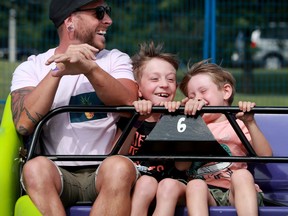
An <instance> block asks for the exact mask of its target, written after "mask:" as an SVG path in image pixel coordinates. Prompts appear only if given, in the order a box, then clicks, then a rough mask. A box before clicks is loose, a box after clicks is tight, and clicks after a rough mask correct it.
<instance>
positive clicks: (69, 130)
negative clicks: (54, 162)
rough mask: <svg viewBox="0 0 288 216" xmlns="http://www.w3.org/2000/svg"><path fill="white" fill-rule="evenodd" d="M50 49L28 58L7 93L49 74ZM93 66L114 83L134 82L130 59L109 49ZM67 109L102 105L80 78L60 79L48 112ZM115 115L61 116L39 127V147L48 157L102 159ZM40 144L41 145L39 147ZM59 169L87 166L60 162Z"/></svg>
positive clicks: (111, 131)
mask: <svg viewBox="0 0 288 216" xmlns="http://www.w3.org/2000/svg"><path fill="white" fill-rule="evenodd" d="M54 51H55V49H50V50H48V51H47V52H45V53H42V54H39V55H37V56H34V55H33V56H30V57H29V58H28V61H26V62H23V63H22V64H20V65H19V66H18V67H17V68H16V70H15V71H14V74H13V79H12V86H11V92H12V91H14V90H16V89H20V88H23V87H27V86H37V85H38V84H39V82H40V81H41V80H42V79H43V78H44V77H45V76H46V75H47V73H48V72H49V71H50V68H51V66H46V65H45V62H46V61H47V59H48V58H50V57H51V56H52V55H53V54H54ZM96 62H97V64H98V65H99V66H100V67H101V68H102V69H103V70H105V71H106V72H107V73H109V74H110V75H111V76H113V77H114V78H116V79H119V78H127V79H131V80H134V77H133V72H132V65H131V59H130V57H129V56H128V55H127V54H125V53H122V52H120V51H119V50H116V49H113V50H111V51H108V50H102V51H101V52H100V53H98V54H97V56H96ZM67 105H104V104H103V102H102V101H100V99H99V98H98V97H97V95H96V94H95V90H94V88H93V87H92V85H91V84H90V83H89V81H88V79H87V78H86V77H85V76H84V75H73V76H64V77H62V78H61V81H60V84H59V87H58V89H57V92H56V95H55V99H54V102H53V105H52V107H51V109H53V108H56V107H59V106H67ZM117 120H118V115H116V114H115V113H114V114H111V113H108V114H107V113H101V114H99V113H63V114H59V115H56V116H55V117H53V118H52V119H50V120H49V121H48V122H47V123H46V125H45V126H44V127H43V135H42V136H41V143H40V145H42V146H43V149H44V153H45V154H48V155H54V154H58V155H102V154H108V153H109V152H110V151H111V145H112V140H113V139H114V136H115V133H116V125H115V122H116V121H117ZM42 142H43V143H42ZM58 164H61V165H77V164H78V165H87V164H91V162H80V163H79V162H77V163H76V162H75V163H74V162H65V163H64V162H62V163H59V162H58Z"/></svg>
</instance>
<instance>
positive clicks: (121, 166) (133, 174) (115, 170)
mask: <svg viewBox="0 0 288 216" xmlns="http://www.w3.org/2000/svg"><path fill="white" fill-rule="evenodd" d="M97 178H105V179H108V181H109V182H110V183H111V182H113V181H119V180H123V181H128V182H133V183H134V182H135V181H136V178H137V171H136V167H135V165H134V163H133V162H132V161H131V160H130V159H129V158H127V157H123V156H119V155H115V156H111V157H108V158H106V159H105V160H104V161H103V162H102V163H101V165H100V167H99V171H98V173H97Z"/></svg>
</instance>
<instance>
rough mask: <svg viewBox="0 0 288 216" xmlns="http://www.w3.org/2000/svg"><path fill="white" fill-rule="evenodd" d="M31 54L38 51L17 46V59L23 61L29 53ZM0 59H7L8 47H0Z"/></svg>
mask: <svg viewBox="0 0 288 216" xmlns="http://www.w3.org/2000/svg"><path fill="white" fill-rule="evenodd" d="M33 54H38V51H37V50H36V49H30V48H17V51H16V59H17V60H18V61H24V60H26V59H27V58H28V57H29V56H30V55H33ZM0 59H9V49H8V48H0Z"/></svg>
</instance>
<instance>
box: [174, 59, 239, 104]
mask: <svg viewBox="0 0 288 216" xmlns="http://www.w3.org/2000/svg"><path fill="white" fill-rule="evenodd" d="M197 74H208V75H209V76H210V77H211V79H212V81H213V82H214V83H215V84H216V85H217V86H218V88H222V87H223V86H224V85H225V84H227V83H228V84H230V85H231V87H232V94H231V97H230V98H229V100H228V103H229V105H232V103H233V100H234V95H235V92H236V90H235V85H236V81H235V78H234V77H233V75H232V74H231V73H230V72H228V71H225V70H224V69H223V68H222V67H220V66H219V65H217V64H214V63H210V62H209V59H208V60H203V61H200V62H197V63H195V64H193V65H192V66H190V62H189V63H188V72H187V73H186V75H185V76H184V77H183V79H182V81H181V83H180V85H179V88H180V90H181V91H182V93H183V94H184V95H185V96H186V97H188V90H187V84H188V82H189V81H190V79H191V78H192V77H193V76H195V75H197Z"/></svg>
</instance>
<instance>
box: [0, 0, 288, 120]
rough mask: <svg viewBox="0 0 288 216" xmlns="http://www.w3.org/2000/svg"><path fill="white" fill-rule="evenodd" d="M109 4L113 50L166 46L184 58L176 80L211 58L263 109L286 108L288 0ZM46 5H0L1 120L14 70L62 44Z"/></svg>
mask: <svg viewBox="0 0 288 216" xmlns="http://www.w3.org/2000/svg"><path fill="white" fill-rule="evenodd" d="M107 2H108V3H109V5H111V6H112V18H113V25H112V27H111V29H109V31H108V34H107V48H108V49H110V48H114V47H116V48H118V49H120V50H122V51H124V52H126V53H128V54H129V55H133V54H134V53H135V52H136V50H137V49H138V44H139V43H140V42H143V41H150V40H154V41H156V42H163V43H164V44H165V47H166V51H168V52H173V53H177V54H178V55H179V58H180V59H181V69H180V72H179V79H180V78H181V75H183V71H185V68H186V64H187V62H188V61H189V60H190V61H191V62H196V61H199V60H201V59H203V58H212V61H214V62H216V63H218V64H221V65H222V66H223V67H225V68H229V70H230V71H231V72H232V73H233V74H234V75H235V77H236V80H237V91H238V93H239V94H240V95H241V94H244V95H246V94H249V96H255V97H256V96H259V97H260V98H262V99H261V101H260V102H258V105H259V103H260V105H267V104H268V105H270V104H271V101H272V99H271V98H273V99H274V100H273V105H275V106H278V105H280V106H281V105H283V101H284V100H283V98H284V99H285V94H286V91H287V83H288V76H287V73H288V69H287V62H288V26H287V21H288V18H287V16H288V15H287V11H288V1H286V0H278V1H272V0H249V1H248V0H244V1H232V0H205V1H203V0H181V1H177V0H138V1H132V0H113V1H112V0H111V1H109V0H107ZM48 8H49V2H47V1H40V0H13V1H12V0H11V1H3V2H1V3H0V18H1V19H0V20H1V21H0V22H1V29H0V68H1V72H0V114H1V116H2V110H3V104H4V102H5V99H6V96H7V95H8V94H9V87H10V81H11V77H12V73H13V71H14V69H15V67H16V66H17V65H18V64H19V63H20V62H21V61H23V60H24V59H25V58H27V56H28V55H30V54H33V53H35V54H37V53H40V52H43V51H45V50H46V49H48V48H50V47H54V46H56V45H57V43H58V37H57V33H56V30H55V28H54V26H53V25H52V23H51V21H50V20H49V19H48ZM251 39H252V40H251ZM9 58H10V61H9ZM14 60H15V62H14ZM284 105H286V104H284Z"/></svg>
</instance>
